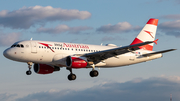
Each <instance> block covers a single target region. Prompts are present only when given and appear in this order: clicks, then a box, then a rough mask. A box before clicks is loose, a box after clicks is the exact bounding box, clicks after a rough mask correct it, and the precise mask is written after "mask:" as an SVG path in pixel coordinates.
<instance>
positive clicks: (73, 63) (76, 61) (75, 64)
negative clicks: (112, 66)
mask: <svg viewBox="0 0 180 101" xmlns="http://www.w3.org/2000/svg"><path fill="white" fill-rule="evenodd" d="M66 65H67V67H70V68H76V69H78V68H85V67H86V66H87V62H86V61H85V60H84V59H81V58H79V57H71V56H68V57H67V58H66Z"/></svg>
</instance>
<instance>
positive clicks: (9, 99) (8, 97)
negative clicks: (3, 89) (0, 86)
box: [0, 93, 17, 101]
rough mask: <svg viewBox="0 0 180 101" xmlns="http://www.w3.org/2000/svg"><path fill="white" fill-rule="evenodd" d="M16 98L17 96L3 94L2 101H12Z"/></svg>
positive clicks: (0, 96) (0, 99)
mask: <svg viewBox="0 0 180 101" xmlns="http://www.w3.org/2000/svg"><path fill="white" fill-rule="evenodd" d="M16 96H17V94H8V93H2V94H0V101H12V99H13V98H14V97H16Z"/></svg>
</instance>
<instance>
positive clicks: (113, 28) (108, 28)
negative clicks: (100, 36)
mask: <svg viewBox="0 0 180 101" xmlns="http://www.w3.org/2000/svg"><path fill="white" fill-rule="evenodd" d="M139 29H140V27H139V26H136V27H133V26H132V25H131V24H130V23H128V22H119V23H117V24H115V25H112V24H108V25H103V26H101V27H100V28H97V30H96V31H98V32H103V33H122V32H128V31H132V30H139Z"/></svg>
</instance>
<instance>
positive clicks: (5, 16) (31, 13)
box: [0, 6, 91, 29]
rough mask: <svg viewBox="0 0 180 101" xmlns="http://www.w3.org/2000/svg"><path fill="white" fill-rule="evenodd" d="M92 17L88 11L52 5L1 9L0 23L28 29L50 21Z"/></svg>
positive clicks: (5, 25)
mask: <svg viewBox="0 0 180 101" xmlns="http://www.w3.org/2000/svg"><path fill="white" fill-rule="evenodd" d="M90 17H91V13H89V12H88V11H79V10H76V9H72V10H67V9H61V8H53V7H51V6H46V7H42V6H34V7H23V8H20V9H19V10H14V11H7V10H2V11H0V25H2V26H4V27H10V28H14V29H18V28H19V29H28V28H30V27H31V26H33V25H35V24H41V23H45V22H49V21H70V20H75V19H80V20H84V19H87V18H90Z"/></svg>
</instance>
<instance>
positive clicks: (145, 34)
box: [131, 18, 158, 51]
mask: <svg viewBox="0 0 180 101" xmlns="http://www.w3.org/2000/svg"><path fill="white" fill-rule="evenodd" d="M157 24H158V19H153V18H151V19H149V21H148V22H147V23H146V25H145V26H144V28H143V29H142V30H141V32H140V33H139V35H138V36H137V37H136V38H135V39H134V41H133V42H132V43H131V45H134V44H138V43H142V42H146V41H154V40H155V36H156V29H157ZM154 43H157V40H155V41H154ZM139 48H141V49H144V50H150V51H152V50H153V43H152V44H148V45H144V46H140V47H139Z"/></svg>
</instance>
